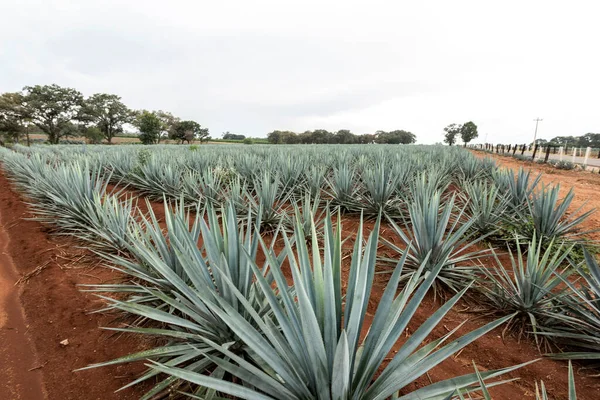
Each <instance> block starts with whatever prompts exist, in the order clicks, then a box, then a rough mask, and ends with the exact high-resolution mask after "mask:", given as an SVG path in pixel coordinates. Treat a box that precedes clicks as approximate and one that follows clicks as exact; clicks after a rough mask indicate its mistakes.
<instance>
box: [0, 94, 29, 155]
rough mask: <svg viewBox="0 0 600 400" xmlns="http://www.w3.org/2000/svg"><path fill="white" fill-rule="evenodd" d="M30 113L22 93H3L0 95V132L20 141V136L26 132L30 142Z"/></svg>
mask: <svg viewBox="0 0 600 400" xmlns="http://www.w3.org/2000/svg"><path fill="white" fill-rule="evenodd" d="M29 114H30V113H29V109H28V108H27V107H26V105H25V103H24V97H23V95H22V94H21V93H18V92H16V93H3V94H1V95H0V132H2V133H4V135H6V136H7V137H8V138H10V139H11V140H13V141H15V142H18V141H19V138H20V137H21V136H22V135H23V134H25V135H27V143H28V144H29V135H28V130H27V120H28V119H29Z"/></svg>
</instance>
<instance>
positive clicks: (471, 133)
mask: <svg viewBox="0 0 600 400" xmlns="http://www.w3.org/2000/svg"><path fill="white" fill-rule="evenodd" d="M477 136H479V134H478V133H477V125H475V124H474V123H473V122H472V121H469V122H467V123H465V124H464V125H463V126H462V127H461V128H460V137H461V139H462V141H463V143H464V147H467V144H468V143H469V142H470V141H471V140H473V139H475V138H476V137H477Z"/></svg>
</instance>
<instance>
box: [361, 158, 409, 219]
mask: <svg viewBox="0 0 600 400" xmlns="http://www.w3.org/2000/svg"><path fill="white" fill-rule="evenodd" d="M393 172H394V171H393V170H392V169H391V168H389V167H388V165H386V164H384V163H383V162H379V163H376V164H375V165H373V166H371V167H370V168H367V169H365V170H364V171H363V172H362V174H361V180H362V184H363V186H364V191H363V194H362V196H361V203H362V204H361V207H362V209H363V213H364V214H365V215H369V216H372V217H376V216H377V215H379V214H383V215H386V216H390V217H398V216H399V215H400V200H399V199H398V197H397V196H396V195H395V193H396V187H397V184H398V179H399V178H400V177H399V176H398V175H395V174H394V173H393Z"/></svg>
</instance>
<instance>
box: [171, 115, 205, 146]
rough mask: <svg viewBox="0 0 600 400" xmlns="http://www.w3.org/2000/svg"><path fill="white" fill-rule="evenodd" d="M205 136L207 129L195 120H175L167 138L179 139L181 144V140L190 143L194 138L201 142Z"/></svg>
mask: <svg viewBox="0 0 600 400" xmlns="http://www.w3.org/2000/svg"><path fill="white" fill-rule="evenodd" d="M207 136H208V129H207V128H202V126H201V125H200V124H199V123H197V122H196V121H177V122H176V123H175V125H174V126H173V129H172V130H171V132H169V139H174V140H179V141H181V143H182V144H183V142H188V143H191V142H192V141H194V140H196V139H199V140H200V141H201V142H202V140H204V138H206V137H207Z"/></svg>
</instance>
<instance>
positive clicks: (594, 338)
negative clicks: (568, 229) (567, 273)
mask: <svg viewBox="0 0 600 400" xmlns="http://www.w3.org/2000/svg"><path fill="white" fill-rule="evenodd" d="M583 253H584V257H585V267H586V269H587V271H586V269H585V268H583V267H584V265H579V266H575V268H577V272H578V274H579V275H580V276H581V277H583V279H584V283H583V284H579V285H577V284H576V283H574V282H571V281H569V280H567V279H564V278H562V276H559V278H561V279H562V280H563V282H564V284H565V285H567V286H568V287H569V288H570V289H571V293H569V294H568V295H567V296H566V297H564V298H562V299H561V300H562V301H561V306H562V307H563V309H562V311H563V312H564V313H566V314H568V315H570V316H572V317H573V318H574V319H575V320H574V321H573V322H571V323H569V324H566V325H564V326H557V327H553V329H548V330H547V331H546V332H545V334H546V335H548V336H550V337H551V338H552V339H554V340H556V341H558V342H559V343H560V344H562V345H565V346H567V348H568V350H570V351H568V352H565V353H557V354H549V356H551V357H553V358H557V359H580V360H582V359H583V360H600V267H599V266H598V262H597V261H596V259H595V258H594V256H593V255H592V254H590V252H589V251H587V249H585V248H583ZM574 350H577V351H574Z"/></svg>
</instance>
